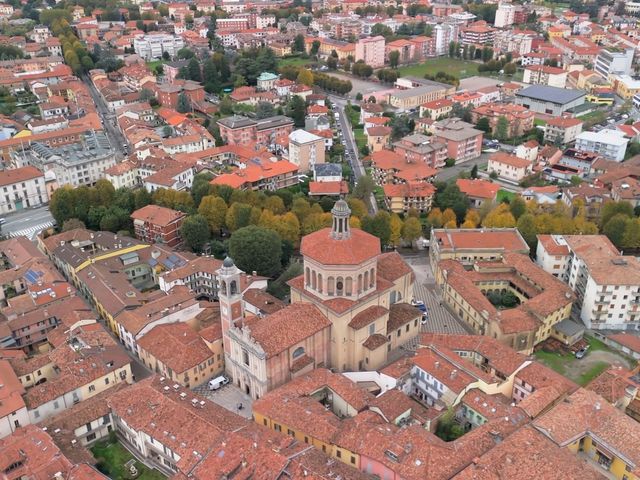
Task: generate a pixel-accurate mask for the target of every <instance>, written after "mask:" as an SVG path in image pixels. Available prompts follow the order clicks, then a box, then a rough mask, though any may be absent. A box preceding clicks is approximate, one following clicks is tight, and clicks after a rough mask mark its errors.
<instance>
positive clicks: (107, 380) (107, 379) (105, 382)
mask: <svg viewBox="0 0 640 480" xmlns="http://www.w3.org/2000/svg"><path fill="white" fill-rule="evenodd" d="M104 384H105V385H109V377H107V378H105V379H104Z"/></svg>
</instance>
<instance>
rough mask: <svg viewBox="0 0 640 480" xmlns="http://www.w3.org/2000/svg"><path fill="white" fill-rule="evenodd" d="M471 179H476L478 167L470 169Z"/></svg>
mask: <svg viewBox="0 0 640 480" xmlns="http://www.w3.org/2000/svg"><path fill="white" fill-rule="evenodd" d="M471 178H478V165H474V166H473V167H472V168H471Z"/></svg>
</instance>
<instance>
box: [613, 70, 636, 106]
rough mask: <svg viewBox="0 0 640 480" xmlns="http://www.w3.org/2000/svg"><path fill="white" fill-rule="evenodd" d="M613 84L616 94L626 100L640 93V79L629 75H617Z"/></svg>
mask: <svg viewBox="0 0 640 480" xmlns="http://www.w3.org/2000/svg"><path fill="white" fill-rule="evenodd" d="M612 84H613V87H614V89H615V92H616V94H617V95H618V96H619V97H622V98H623V99H624V100H632V99H633V98H634V97H635V96H636V95H638V94H639V93H640V80H636V79H635V78H633V77H631V76H629V75H616V76H615V77H613V81H612Z"/></svg>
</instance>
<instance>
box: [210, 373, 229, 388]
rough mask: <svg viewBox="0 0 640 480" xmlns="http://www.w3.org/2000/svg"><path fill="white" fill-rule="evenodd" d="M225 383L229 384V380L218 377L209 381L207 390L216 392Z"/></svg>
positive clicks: (221, 376)
mask: <svg viewBox="0 0 640 480" xmlns="http://www.w3.org/2000/svg"><path fill="white" fill-rule="evenodd" d="M227 383H229V379H228V378H227V377H225V376H224V375H220V376H219V377H216V378H214V379H213V380H209V390H218V389H219V388H220V387H223V386H225V385H226V384H227Z"/></svg>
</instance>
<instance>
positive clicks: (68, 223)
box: [62, 218, 87, 232]
mask: <svg viewBox="0 0 640 480" xmlns="http://www.w3.org/2000/svg"><path fill="white" fill-rule="evenodd" d="M76 228H83V229H84V228H87V227H86V226H85V224H84V222H83V221H81V220H78V219H77V218H69V219H67V220H65V221H64V224H63V225H62V231H63V232H68V231H69V230H75V229H76Z"/></svg>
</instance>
